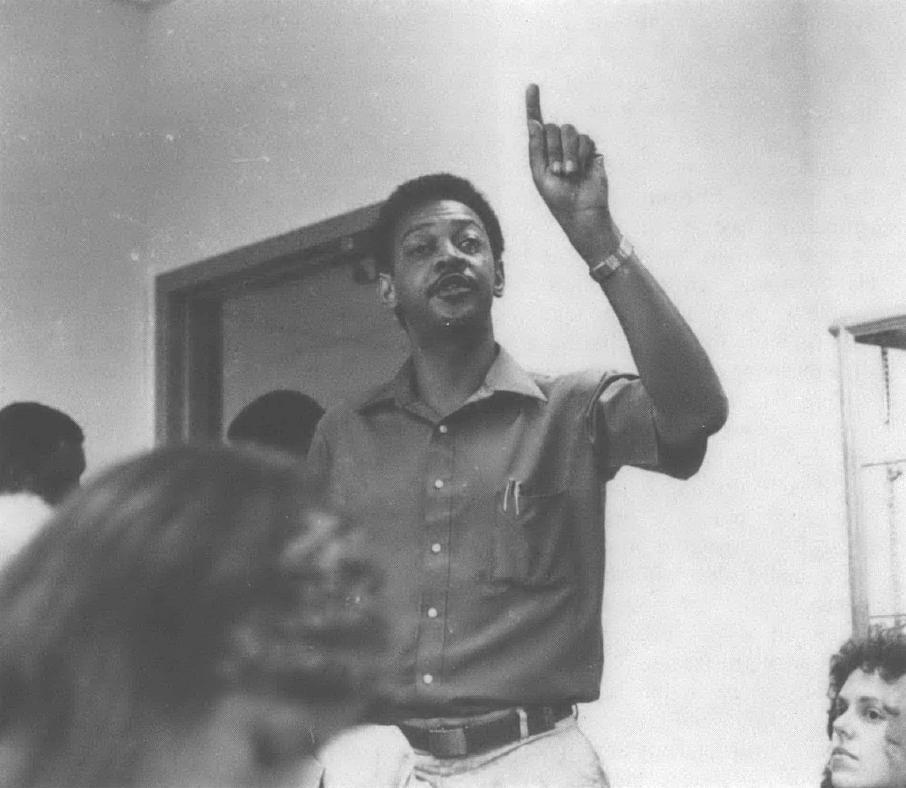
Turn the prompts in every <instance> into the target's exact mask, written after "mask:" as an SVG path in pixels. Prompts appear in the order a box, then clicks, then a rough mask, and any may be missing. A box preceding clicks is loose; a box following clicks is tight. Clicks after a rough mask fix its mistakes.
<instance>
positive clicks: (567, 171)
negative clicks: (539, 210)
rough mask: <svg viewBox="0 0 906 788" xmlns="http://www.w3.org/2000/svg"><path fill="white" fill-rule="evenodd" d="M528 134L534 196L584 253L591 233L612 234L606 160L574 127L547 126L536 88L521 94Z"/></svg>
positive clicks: (529, 87) (533, 86) (586, 136)
mask: <svg viewBox="0 0 906 788" xmlns="http://www.w3.org/2000/svg"><path fill="white" fill-rule="evenodd" d="M525 114H526V120H527V122H528V131H529V166H530V167H531V170H532V178H533V179H534V181H535V186H536V187H537V188H538V193H539V194H540V195H541V197H542V198H543V199H544V202H545V203H547V207H548V208H550V211H551V213H552V214H553V215H554V217H555V218H556V219H557V221H558V222H560V225H561V226H562V227H563V229H564V230H565V231H566V234H567V236H568V237H569V239H570V241H572V242H573V244H574V245H575V246H576V248H577V249H578V250H579V252H580V253H583V251H584V250H583V248H581V247H582V246H584V245H585V243H584V240H585V239H586V238H587V236H588V235H589V233H590V232H594V231H595V230H597V231H598V232H600V231H601V230H604V231H605V232H607V233H609V232H611V231H612V224H613V223H612V221H611V217H610V207H609V204H608V201H607V175H606V174H605V172H604V159H603V157H601V156H599V155H597V152H596V150H595V143H594V140H592V139H591V137H589V136H588V135H587V134H579V133H578V132H577V131H576V128H575V126H572V125H570V124H568V123H567V124H565V125H563V126H557V125H556V124H554V123H547V124H545V123H544V121H543V119H542V117H541V92H540V90H539V89H538V86H537V85H534V84H532V85H529V86H528V88H527V89H526V91H525Z"/></svg>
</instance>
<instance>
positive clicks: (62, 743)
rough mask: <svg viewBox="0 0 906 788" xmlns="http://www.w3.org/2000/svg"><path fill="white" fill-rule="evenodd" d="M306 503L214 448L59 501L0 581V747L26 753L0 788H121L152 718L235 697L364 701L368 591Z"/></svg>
mask: <svg viewBox="0 0 906 788" xmlns="http://www.w3.org/2000/svg"><path fill="white" fill-rule="evenodd" d="M317 503H318V499H317V496H315V495H314V494H313V492H312V487H311V484H310V482H309V481H307V479H306V477H305V476H304V469H302V468H301V467H300V466H299V465H298V463H296V462H294V461H292V460H290V459H289V458H285V457H282V456H280V455H276V454H265V453H263V452H259V451H254V450H252V449H249V448H244V449H243V448H238V447H226V446H223V447H207V448H200V447H170V448H164V449H159V450H156V451H154V452H151V453H149V454H147V455H143V456H141V457H139V458H137V459H134V460H132V461H129V462H126V463H124V464H122V465H120V466H118V467H116V468H115V469H113V470H111V471H109V472H108V473H106V474H105V475H103V476H102V477H100V478H98V479H97V480H95V481H94V482H93V483H91V484H90V485H89V486H87V487H85V488H83V489H82V490H81V491H80V492H79V493H78V494H77V495H75V496H73V497H72V498H70V499H69V500H68V501H67V503H66V504H64V506H63V507H61V509H60V510H58V512H57V514H56V515H55V517H54V518H53V519H52V520H51V521H50V522H49V523H48V525H47V526H46V527H45V528H44V530H43V531H41V532H40V533H39V534H38V536H37V537H36V538H35V539H34V540H33V541H32V542H31V543H30V544H29V545H28V546H27V547H26V548H25V549H24V550H23V551H22V552H21V553H20V554H19V555H18V556H17V557H16V558H15V559H13V561H12V562H11V563H10V564H9V566H8V567H7V569H6V570H5V572H4V573H3V574H2V575H0V742H2V741H3V740H4V739H6V740H10V739H12V740H15V737H16V736H21V735H23V734H24V735H25V736H26V737H27V741H28V743H29V746H27V747H25V748H24V750H25V753H26V755H25V757H24V758H23V763H22V768H21V773H20V774H19V775H18V777H17V779H15V780H13V782H14V783H15V784H17V785H25V786H27V785H53V784H58V785H128V784H130V781H131V780H133V779H134V777H135V775H134V770H135V769H136V768H137V767H136V763H137V762H139V761H141V756H142V755H143V753H142V751H141V748H142V746H145V747H147V746H149V745H147V744H143V741H144V738H143V736H142V733H143V731H142V727H141V726H142V723H144V724H146V725H147V724H148V720H149V714H151V717H150V719H151V720H152V721H153V720H155V719H156V720H161V719H163V720H165V721H171V720H172V721H174V725H175V722H176V721H180V720H181V721H185V720H193V719H199V718H201V716H202V715H203V714H204V712H205V710H208V709H210V708H211V705H212V704H213V702H214V701H215V700H216V699H217V698H219V697H223V696H224V695H225V694H227V693H228V692H232V691H236V690H239V691H247V690H255V691H258V690H261V691H263V692H265V693H273V694H275V695H278V696H280V697H283V698H296V699H298V700H299V701H302V702H304V701H313V702H319V701H324V702H328V703H333V702H340V703H343V702H348V703H351V702H352V701H351V700H348V701H346V700H344V699H355V701H356V702H357V703H358V702H360V699H361V698H362V697H365V698H367V697H369V692H370V689H369V688H370V687H371V686H372V685H373V680H374V675H375V670H377V669H379V665H380V660H381V659H382V654H383V652H382V649H383V647H384V643H383V638H384V633H385V629H384V624H383V620H382V616H381V615H380V613H379V609H378V607H377V604H376V597H375V595H374V594H373V592H374V591H375V584H376V580H375V575H374V574H373V570H372V567H371V564H370V563H367V562H365V561H364V560H362V559H361V558H359V557H357V554H356V552H355V550H354V549H352V548H351V543H350V541H349V540H348V534H347V533H346V531H345V529H344V528H343V527H342V525H341V524H340V523H339V521H338V520H336V519H332V518H329V517H327V516H325V515H320V516H318V517H316V516H315V515H314V514H312V512H313V511H318V508H317ZM155 715H156V716H155ZM165 724H166V722H165ZM144 754H147V753H144Z"/></svg>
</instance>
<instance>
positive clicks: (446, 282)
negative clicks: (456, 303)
mask: <svg viewBox="0 0 906 788" xmlns="http://www.w3.org/2000/svg"><path fill="white" fill-rule="evenodd" d="M472 288H473V284H472V281H471V280H470V279H469V278H468V277H466V276H463V275H462V274H447V275H446V276H443V277H441V278H440V279H438V280H437V282H435V283H434V284H433V285H432V286H431V295H432V296H440V297H441V298H454V297H456V296H460V295H465V294H466V293H471V292H472Z"/></svg>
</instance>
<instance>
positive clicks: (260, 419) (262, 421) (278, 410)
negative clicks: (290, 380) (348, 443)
mask: <svg viewBox="0 0 906 788" xmlns="http://www.w3.org/2000/svg"><path fill="white" fill-rule="evenodd" d="M323 415H324V408H322V407H321V406H320V405H319V404H318V403H317V402H316V401H315V400H314V399H312V398H311V397H309V396H308V395H307V394H303V393H302V392H301V391H293V390H292V389H277V390H275V391H269V392H267V394H262V395H261V396H260V397H256V398H255V399H254V400H252V401H251V402H250V403H249V404H248V405H246V406H245V407H244V408H243V409H242V410H241V411H239V413H238V414H237V415H236V418H234V419H233V420H232V421H231V422H230V426H229V427H228V428H227V440H228V441H230V442H231V443H252V444H255V445H257V446H262V447H268V448H272V449H280V450H281V451H285V452H289V453H290V454H292V455H293V456H295V457H305V455H306V454H308V447H309V446H310V445H311V439H312V436H313V435H314V434H315V427H317V426H318V421H319V420H320V419H321V416H323Z"/></svg>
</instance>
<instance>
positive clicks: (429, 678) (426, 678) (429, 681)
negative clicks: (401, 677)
mask: <svg viewBox="0 0 906 788" xmlns="http://www.w3.org/2000/svg"><path fill="white" fill-rule="evenodd" d="M422 681H424V682H425V684H433V683H434V676H432V675H431V674H430V673H426V674H425V675H424V676H422Z"/></svg>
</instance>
